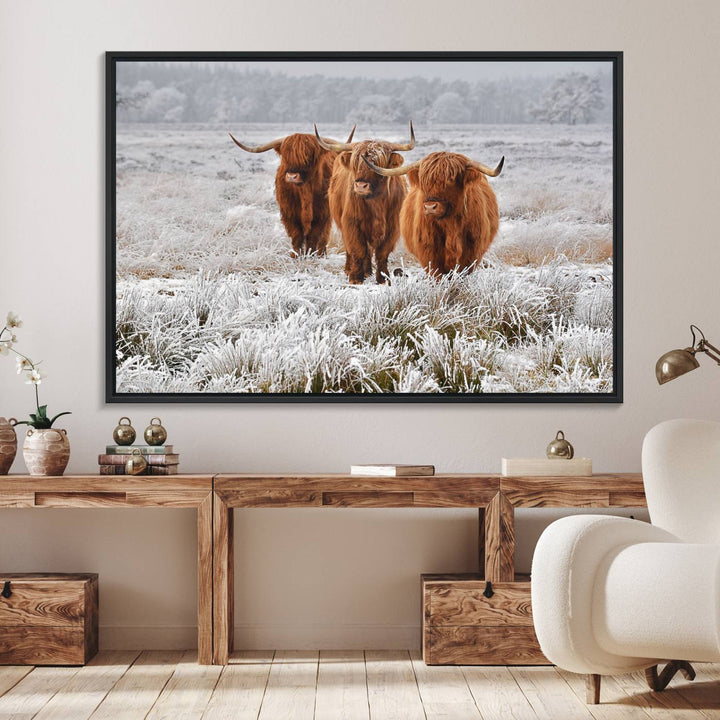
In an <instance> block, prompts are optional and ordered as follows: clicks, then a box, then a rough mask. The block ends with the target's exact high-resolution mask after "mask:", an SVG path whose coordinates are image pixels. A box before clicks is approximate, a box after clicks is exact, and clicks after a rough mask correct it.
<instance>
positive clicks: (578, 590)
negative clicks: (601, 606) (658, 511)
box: [531, 515, 678, 675]
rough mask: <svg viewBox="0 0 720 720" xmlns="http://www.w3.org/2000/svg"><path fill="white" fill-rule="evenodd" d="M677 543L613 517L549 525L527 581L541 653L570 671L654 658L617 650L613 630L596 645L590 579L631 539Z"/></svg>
mask: <svg viewBox="0 0 720 720" xmlns="http://www.w3.org/2000/svg"><path fill="white" fill-rule="evenodd" d="M676 542H678V539H677V538H676V537H675V536H674V535H672V534H671V533H669V532H667V531H665V530H662V529H660V528H657V527H654V526H652V525H648V524H647V523H643V522H640V521H638V520H630V519H627V518H619V517H613V516H602V515H575V516H571V517H566V518H562V519H560V520H557V521H556V522H554V523H553V524H552V525H550V527H548V528H547V529H546V530H545V532H544V533H543V534H542V536H541V537H540V540H539V541H538V544H537V547H536V549H535V555H534V557H533V565H532V583H531V592H532V608H533V621H534V624H535V631H536V633H537V637H538V640H539V642H540V647H541V649H542V651H543V653H544V654H545V656H546V657H547V658H548V659H549V660H550V661H551V662H552V663H554V664H556V665H559V666H560V667H563V668H565V669H567V670H571V671H572V672H577V673H599V674H604V675H612V674H616V673H623V672H631V671H633V670H640V669H643V668H646V667H648V666H650V665H652V664H654V663H655V662H657V660H654V659H652V657H651V658H648V656H643V655H642V653H637V652H634V653H633V654H632V655H630V656H623V655H622V654H619V653H617V652H616V651H615V647H616V646H615V645H614V640H613V638H614V637H615V635H614V632H610V631H608V632H607V633H606V635H605V637H604V643H603V644H604V645H605V646H603V645H601V644H600V642H599V641H598V639H597V638H596V637H595V634H594V632H593V595H594V589H595V581H596V575H597V573H598V571H599V569H600V567H601V564H602V563H603V562H604V560H605V559H606V557H607V556H608V554H610V553H612V552H613V551H615V550H620V549H624V548H626V547H627V546H629V545H633V544H635V543H676ZM604 572H605V574H606V575H607V574H608V573H609V570H608V571H604ZM656 627H657V626H656ZM665 657H667V656H665Z"/></svg>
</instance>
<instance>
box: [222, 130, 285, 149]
mask: <svg viewBox="0 0 720 720" xmlns="http://www.w3.org/2000/svg"><path fill="white" fill-rule="evenodd" d="M228 135H229V136H230V137H231V138H232V140H233V142H234V143H235V144H236V145H237V146H238V147H239V148H242V149H243V150H245V151H246V152H251V153H261V152H267V151H268V150H275V149H277V148H279V147H280V143H281V142H282V141H283V140H284V139H285V138H278V139H277V140H273V141H272V142H269V143H266V144H265V145H256V146H255V147H253V146H252V145H243V144H242V143H241V142H240V141H239V140H238V139H237V138H235V137H234V136H233V134H232V133H228Z"/></svg>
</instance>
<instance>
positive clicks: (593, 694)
mask: <svg viewBox="0 0 720 720" xmlns="http://www.w3.org/2000/svg"><path fill="white" fill-rule="evenodd" d="M601 680H602V675H586V676H585V692H586V697H585V701H586V702H587V704H588V705H598V704H599V703H600V682H601Z"/></svg>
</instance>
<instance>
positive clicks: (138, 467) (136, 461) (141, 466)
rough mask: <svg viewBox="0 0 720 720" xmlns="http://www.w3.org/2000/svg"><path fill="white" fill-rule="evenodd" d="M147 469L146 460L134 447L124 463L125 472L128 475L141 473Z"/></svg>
mask: <svg viewBox="0 0 720 720" xmlns="http://www.w3.org/2000/svg"><path fill="white" fill-rule="evenodd" d="M146 469H147V461H146V460H145V458H144V457H143V455H142V453H141V452H140V451H139V450H138V449H137V448H135V450H133V451H132V455H130V457H129V458H128V459H127V462H126V463H125V472H126V473H127V474H128V475H142V474H143V473H144V472H145V470H146Z"/></svg>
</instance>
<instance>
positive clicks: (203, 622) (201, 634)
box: [198, 493, 213, 665]
mask: <svg viewBox="0 0 720 720" xmlns="http://www.w3.org/2000/svg"><path fill="white" fill-rule="evenodd" d="M212 503H213V499H212V493H208V495H207V497H206V498H205V499H204V500H203V501H202V503H201V504H200V505H199V506H198V663H199V664H200V665H211V664H212V660H213V657H212V648H213V616H212V615H213V607H212V597H213V586H212V581H213V577H212V542H213V534H212V524H213V523H212V520H213V517H212Z"/></svg>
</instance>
